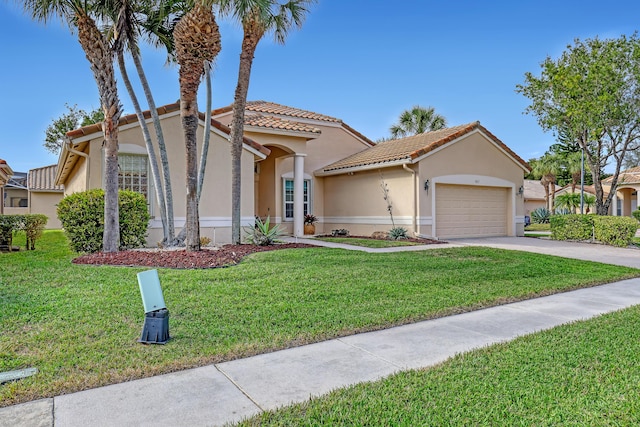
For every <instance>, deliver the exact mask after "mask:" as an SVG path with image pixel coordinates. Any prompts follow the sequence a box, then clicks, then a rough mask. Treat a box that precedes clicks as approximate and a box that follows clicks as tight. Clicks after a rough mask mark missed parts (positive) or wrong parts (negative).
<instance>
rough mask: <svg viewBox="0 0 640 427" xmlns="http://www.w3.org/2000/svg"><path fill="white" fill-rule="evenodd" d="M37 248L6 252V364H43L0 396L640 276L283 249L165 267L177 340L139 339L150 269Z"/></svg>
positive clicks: (10, 400)
mask: <svg viewBox="0 0 640 427" xmlns="http://www.w3.org/2000/svg"><path fill="white" fill-rule="evenodd" d="M37 247H38V249H37V250H35V251H22V252H14V253H0V331H1V334H0V372H4V371H11V370H16V369H22V368H28V367H35V368H38V374H37V375H34V376H32V377H29V378H26V379H24V380H20V381H16V382H11V383H7V384H4V385H2V386H0V406H6V405H11V404H15V403H19V402H24V401H28V400H34V399H38V398H42V397H50V396H55V395H59V394H62V393H69V392H73V391H78V390H83V389H88V388H93V387H97V386H101V385H106V384H112V383H117V382H122V381H128V380H131V379H135V378H142V377H147V376H151V375H157V374H160V373H166V372H171V371H175V370H180V369H185V368H190V367H195V366H202V365H205V364H210V363H214V362H220V361H225V360H231V359H235V358H240V357H245V356H249V355H254V354H258V353H263V352H267V351H272V350H276V349H283V348H287V347H291V346H296V345H301V344H306V343H311V342H317V341H322V340H325V339H329V338H333V337H338V336H345V335H349V334H353V333H356V332H361V331H369V330H376V329H382V328H386V327H390V326H395V325H400V324H406V323H411V322H415V321H419V320H423V319H429V318H434V317H439V316H444V315H448V314H453V313H458V312H463V311H468V310H473V309H478V308H481V307H487V306H492V305H497V304H501V303H505V302H509V301H515V300H522V299H526V298H531V297H535V296H539V295H546V294H551V293H555V292H560V291H564V290H569V289H575V288H578V287H585V286H592V285H596V284H601V283H607V282H612V281H616V280H622V279H626V278H630V277H637V276H640V270H636V269H631V268H624V267H618V266H611V265H604V264H598V263H593V262H585V261H578V260H570V259H563V258H557V257H551V256H545V255H539V254H532V253H524V252H515V251H505V250H498V249H490V248H481V247H464V248H449V249H432V250H426V251H418V252H399V253H384V254H369V253H364V252H359V251H347V250H341V249H329V248H309V249H286V250H277V251H272V252H264V253H257V254H253V255H251V256H250V257H248V258H246V259H245V260H244V261H243V262H242V263H240V264H239V265H237V266H234V267H229V268H219V269H208V270H169V269H159V275H160V280H161V283H162V288H163V293H164V298H165V301H166V304H167V308H168V309H169V312H170V333H171V340H170V341H169V342H168V343H167V344H166V345H142V344H139V343H138V342H137V339H138V338H139V337H140V332H141V328H142V324H143V321H144V310H143V306H142V301H141V297H140V292H139V289H138V284H137V279H136V273H138V272H140V271H144V270H147V269H146V268H132V267H108V266H87V265H74V264H71V260H72V258H73V257H74V254H72V253H71V252H70V251H69V250H68V249H67V243H66V240H65V238H64V236H63V234H62V233H61V232H59V231H49V232H45V234H44V236H43V238H42V239H41V240H39V241H38V246H37Z"/></svg>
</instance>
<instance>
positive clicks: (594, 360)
mask: <svg viewBox="0 0 640 427" xmlns="http://www.w3.org/2000/svg"><path fill="white" fill-rule="evenodd" d="M639 354H640V308H639V307H637V306H636V307H632V308H629V309H626V310H623V311H620V312H615V313H611V314H607V315H604V316H601V317H598V318H595V319H592V320H589V321H584V322H578V323H574V324H570V325H563V326H559V327H556V328H554V329H552V330H549V331H545V332H541V333H538V334H534V335H529V336H525V337H522V338H519V339H517V340H515V341H513V342H510V343H506V344H499V345H494V346H491V347H488V348H485V349H481V350H476V351H473V352H470V353H467V354H463V355H458V356H456V357H454V358H453V359H450V360H449V361H447V362H445V363H443V364H441V365H439V366H436V367H434V368H431V369H424V370H418V371H410V372H404V373H400V374H397V375H394V376H391V377H388V378H386V379H384V380H381V381H378V382H374V383H368V384H360V385H356V386H353V387H351V388H347V389H342V390H338V391H335V392H333V393H331V394H329V395H327V396H323V397H321V398H318V399H314V400H311V401H309V402H306V403H303V404H299V405H295V406H292V407H289V408H285V409H282V410H280V411H277V412H269V413H265V414H262V415H260V416H257V417H255V418H253V419H251V420H248V421H246V422H244V423H242V424H241V425H246V426H249V425H261V426H265V425H270V426H272V425H273V426H291V425H304V426H320V425H363V426H364V425H368V426H378V425H379V426H396V425H398V426H400V425H402V426H417V425H420V426H515V425H518V426H560V425H562V426H596V425H597V426H632V425H639V424H640V387H639V386H638V385H639V384H640V369H638V362H639V361H640V356H638V355H639Z"/></svg>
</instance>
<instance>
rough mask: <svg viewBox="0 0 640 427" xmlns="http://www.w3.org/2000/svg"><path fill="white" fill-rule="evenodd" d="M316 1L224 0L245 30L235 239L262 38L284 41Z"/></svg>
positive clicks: (237, 115)
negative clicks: (255, 66)
mask: <svg viewBox="0 0 640 427" xmlns="http://www.w3.org/2000/svg"><path fill="white" fill-rule="evenodd" d="M314 2H315V0H287V1H285V2H283V3H280V2H279V1H278V0H224V1H222V2H221V3H222V10H223V11H224V12H225V13H227V14H231V15H232V16H233V17H234V18H235V19H237V20H238V21H239V22H240V23H241V24H242V29H243V32H244V35H243V38H242V50H241V52H240V66H239V69H238V83H237V85H236V91H235V94H234V98H233V112H232V119H231V126H230V127H231V136H230V139H231V205H232V206H231V239H232V242H233V243H235V244H238V243H240V240H241V236H240V231H241V225H240V220H241V209H240V200H241V187H240V186H241V181H242V177H241V161H240V160H241V155H242V143H243V137H244V111H245V108H246V105H247V94H248V92H249V81H250V78H251V66H252V65H253V58H254V54H255V51H256V48H257V47H258V43H259V42H260V40H262V37H263V36H264V35H265V34H267V33H269V32H273V35H274V38H275V41H276V42H278V43H281V44H284V42H285V40H286V37H287V34H288V33H289V31H290V30H291V29H292V28H293V27H296V28H300V27H302V23H303V22H304V19H305V16H306V14H307V13H308V6H309V5H310V4H312V3H314Z"/></svg>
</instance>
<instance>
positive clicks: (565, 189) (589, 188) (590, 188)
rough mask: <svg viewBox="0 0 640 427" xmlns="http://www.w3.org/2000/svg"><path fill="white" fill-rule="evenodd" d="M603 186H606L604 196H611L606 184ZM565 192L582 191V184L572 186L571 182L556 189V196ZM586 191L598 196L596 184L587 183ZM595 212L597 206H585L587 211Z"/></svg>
mask: <svg viewBox="0 0 640 427" xmlns="http://www.w3.org/2000/svg"><path fill="white" fill-rule="evenodd" d="M603 184H604V183H603ZM603 188H604V198H605V199H606V198H607V197H608V196H609V192H608V191H607V187H606V186H604V185H603ZM565 193H580V185H577V186H576V187H575V188H572V187H571V184H567V185H565V186H564V187H562V188H559V189H557V190H556V197H558V196H559V195H561V194H565ZM584 193H585V194H589V195H591V196H594V197H595V196H596V187H595V185H585V186H584ZM578 210H579V209H578ZM594 212H595V206H591V207H588V206H585V213H594ZM609 212H611V209H609Z"/></svg>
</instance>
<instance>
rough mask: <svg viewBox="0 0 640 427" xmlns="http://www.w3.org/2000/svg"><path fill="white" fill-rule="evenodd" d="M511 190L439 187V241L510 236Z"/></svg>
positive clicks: (466, 186)
mask: <svg viewBox="0 0 640 427" xmlns="http://www.w3.org/2000/svg"><path fill="white" fill-rule="evenodd" d="M507 194H508V191H507V188H503V187H477V186H472V185H448V184H437V185H436V230H435V234H436V236H438V238H441V239H443V238H444V239H446V238H454V237H488V236H506V235H507V224H508V220H507Z"/></svg>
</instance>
